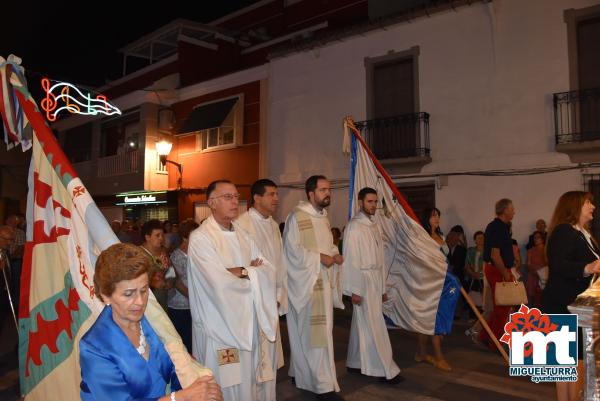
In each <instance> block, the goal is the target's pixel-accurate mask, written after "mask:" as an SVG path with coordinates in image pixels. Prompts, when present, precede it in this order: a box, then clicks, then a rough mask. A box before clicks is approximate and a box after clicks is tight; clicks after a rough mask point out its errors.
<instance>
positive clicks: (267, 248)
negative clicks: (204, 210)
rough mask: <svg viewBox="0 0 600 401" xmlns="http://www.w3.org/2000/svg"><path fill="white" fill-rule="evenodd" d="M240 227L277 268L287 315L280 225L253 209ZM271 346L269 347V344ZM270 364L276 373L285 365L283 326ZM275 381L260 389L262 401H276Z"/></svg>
mask: <svg viewBox="0 0 600 401" xmlns="http://www.w3.org/2000/svg"><path fill="white" fill-rule="evenodd" d="M236 223H237V225H238V227H240V228H241V229H243V230H245V231H246V232H247V233H248V234H249V236H250V238H252V239H253V240H254V243H255V244H256V245H257V246H258V248H259V250H260V252H261V253H262V254H263V255H264V256H265V257H266V258H267V259H268V260H269V262H271V264H272V265H273V266H275V270H276V272H277V282H276V288H277V302H278V303H279V314H280V315H284V314H286V313H287V310H288V298H287V273H286V271H285V266H284V265H283V243H282V241H281V233H280V232H279V225H278V224H277V222H275V220H273V218H272V217H271V216H269V217H264V216H263V215H262V214H260V213H259V212H258V211H257V210H256V209H254V208H250V209H249V210H248V211H247V212H246V213H243V214H242V215H240V217H239V218H238V219H237V220H236ZM265 345H267V344H265ZM267 360H268V361H270V362H271V364H272V368H273V371H276V370H277V369H279V368H280V367H282V366H283V365H284V358H283V347H282V344H281V334H280V331H279V325H278V326H277V338H276V341H275V342H274V343H268V355H267ZM275 383H276V381H275V380H269V381H266V382H264V383H262V385H261V387H260V388H259V394H260V398H261V399H262V400H264V401H275V399H276V389H275Z"/></svg>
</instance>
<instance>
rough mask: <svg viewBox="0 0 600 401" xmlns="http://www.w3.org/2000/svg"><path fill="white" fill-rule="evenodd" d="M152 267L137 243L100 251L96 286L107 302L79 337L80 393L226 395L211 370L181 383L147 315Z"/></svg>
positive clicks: (98, 398)
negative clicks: (192, 379) (150, 269)
mask: <svg viewBox="0 0 600 401" xmlns="http://www.w3.org/2000/svg"><path fill="white" fill-rule="evenodd" d="M148 271H149V261H148V258H147V257H146V256H145V255H144V253H143V251H142V250H141V249H140V248H138V247H136V246H135V245H131V244H115V245H112V246H111V247H109V248H108V249H106V250H105V251H103V252H102V253H101V254H100V257H99V258H98V261H97V263H96V272H95V276H94V287H95V290H96V294H98V296H99V297H100V299H101V300H102V301H103V302H104V303H105V304H106V307H105V308H104V309H103V311H102V312H101V313H100V316H98V319H97V320H96V322H95V323H94V324H93V326H92V327H91V328H90V330H89V331H88V332H87V333H86V334H85V335H84V336H83V337H82V339H81V341H80V343H79V348H80V364H81V399H82V400H83V401H92V400H94V401H107V400H109V401H125V400H127V401H130V400H146V401H150V400H152V401H172V400H176V401H186V400H194V401H209V400H214V401H222V399H223V398H222V395H221V390H220V388H219V385H218V384H216V383H215V382H214V379H213V378H212V377H211V376H204V377H201V378H199V379H198V380H196V381H195V382H194V383H193V384H192V385H190V386H189V387H187V388H185V389H181V385H180V384H179V380H178V379H177V375H176V374H175V366H174V365H173V362H172V361H171V359H170V357H169V355H168V354H167V352H166V350H165V348H164V346H163V344H162V342H161V341H160V339H159V338H158V336H157V335H156V333H155V332H154V330H153V329H152V326H151V325H150V323H149V322H148V320H146V318H145V317H144V312H145V310H146V305H147V304H148V295H149V292H150V290H149V288H148V280H149V277H148ZM167 388H169V390H167Z"/></svg>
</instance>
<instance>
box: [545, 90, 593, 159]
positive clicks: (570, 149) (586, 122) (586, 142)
mask: <svg viewBox="0 0 600 401" xmlns="http://www.w3.org/2000/svg"><path fill="white" fill-rule="evenodd" d="M553 107H554V132H555V139H556V151H557V152H562V153H566V154H568V155H569V158H570V159H571V161H572V162H576V163H580V162H592V161H599V160H600V88H594V89H582V90H576V91H570V92H561V93H555V94H554V95H553Z"/></svg>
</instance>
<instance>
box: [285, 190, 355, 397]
mask: <svg viewBox="0 0 600 401" xmlns="http://www.w3.org/2000/svg"><path fill="white" fill-rule="evenodd" d="M299 220H300V226H299ZM302 231H304V232H305V234H306V232H307V231H308V232H309V236H310V237H312V239H313V240H312V241H311V242H312V243H313V244H312V246H308V247H307V244H306V243H305V242H303V233H302ZM304 238H306V236H304ZM320 253H323V254H326V255H329V256H333V255H336V254H338V253H339V252H338V249H337V247H336V246H335V245H334V244H333V237H332V235H331V229H330V225H329V220H328V218H327V212H326V211H325V210H323V211H321V212H319V211H317V210H316V209H315V208H314V207H313V206H312V205H311V204H310V203H308V202H300V203H299V204H298V206H297V207H296V209H295V210H294V211H293V212H292V213H290V215H289V216H288V218H287V220H286V223H285V232H284V252H283V254H284V256H283V259H284V263H285V265H286V269H287V273H288V294H289V300H290V306H289V312H288V314H287V327H288V336H289V340H290V349H291V354H292V355H291V358H290V376H294V377H295V380H296V386H297V387H298V388H301V389H304V390H308V391H312V392H314V393H317V394H321V393H327V392H330V391H340V388H339V385H338V382H337V377H336V371H335V361H334V358H333V338H332V330H333V307H337V308H340V309H343V308H344V304H343V303H342V294H341V266H337V265H335V264H334V265H333V266H331V267H330V268H327V267H325V266H324V265H322V264H321V262H320ZM319 278H321V279H322V299H321V298H320V299H319V300H318V302H319V303H321V302H322V304H323V305H321V306H320V307H321V308H323V306H324V308H323V309H324V310H323V313H324V319H318V321H319V322H321V323H322V324H323V331H324V333H323V334H324V335H325V336H326V338H325V340H324V342H325V344H324V346H315V345H314V344H315V341H313V340H314V339H311V335H314V330H313V329H314V327H315V320H316V319H315V318H317V316H313V315H312V312H313V306H315V305H316V298H314V297H313V290H314V289H315V283H317V280H318V279H319ZM314 292H315V293H317V291H314ZM319 292H321V291H319ZM315 309H317V308H315ZM311 323H312V327H311Z"/></svg>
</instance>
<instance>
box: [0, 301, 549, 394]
mask: <svg viewBox="0 0 600 401" xmlns="http://www.w3.org/2000/svg"><path fill="white" fill-rule="evenodd" d="M350 318H351V310H350V309H348V310H347V311H338V310H336V316H335V328H334V342H335V348H336V366H337V371H338V378H339V384H340V387H341V389H342V394H343V396H344V397H345V398H346V400H348V401H359V400H360V401H375V400H378V401H379V400H381V401H384V400H385V401H404V400H418V401H437V400H444V401H469V400H485V401H496V400H497V401H506V400H515V401H520V400H539V401H549V400H553V399H554V387H553V386H552V385H551V384H534V383H532V382H531V381H529V380H528V379H524V378H510V377H509V376H508V372H507V367H506V366H505V365H504V363H503V360H502V358H501V357H500V356H499V355H497V354H495V353H492V352H488V351H485V350H481V349H479V348H477V347H475V346H474V345H473V344H472V343H471V342H470V340H469V339H468V338H467V337H466V336H465V335H464V334H463V332H464V330H465V329H466V328H467V322H466V321H464V320H461V321H457V322H456V323H455V330H454V333H453V334H452V335H450V336H448V337H447V338H445V340H444V343H443V348H444V351H445V354H446V357H447V359H448V361H449V362H450V364H451V365H452V367H453V371H452V372H450V373H444V372H442V371H439V370H437V369H435V368H434V367H433V366H431V365H428V364H425V363H416V362H414V360H413V359H412V358H413V355H414V350H415V347H416V338H415V337H414V335H413V334H411V333H408V332H405V331H403V330H391V331H390V336H391V340H392V345H393V348H394V356H395V360H396V362H397V363H398V365H399V366H400V368H401V369H402V371H403V372H402V374H403V375H404V376H405V377H406V381H405V382H404V383H401V384H399V385H396V386H390V385H387V384H385V383H379V382H377V381H376V380H373V379H370V378H367V377H363V376H360V375H356V374H349V373H347V372H346V367H345V357H346V347H347V342H348V336H349V329H350ZM9 323H10V322H9V321H7V322H6V323H5V326H4V332H3V333H2V342H1V344H0V355H2V358H0V401H14V400H17V399H18V397H17V388H18V387H17V380H18V378H17V370H16V364H17V362H16V357H14V356H12V351H11V350H13V349H14V346H15V344H16V334H15V333H14V328H13V327H12V326H10V325H9ZM282 335H283V337H284V347H285V346H286V344H287V332H286V326H285V321H283V320H282ZM285 353H286V357H287V355H289V348H287V347H286V349H285ZM277 382H278V383H277V399H278V400H279V401H302V400H314V397H313V396H312V394H310V393H308V392H305V391H301V390H298V389H297V388H296V387H295V386H294V385H293V384H292V383H291V381H290V379H289V377H288V376H287V367H284V368H283V369H280V370H279V372H278V378H277Z"/></svg>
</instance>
